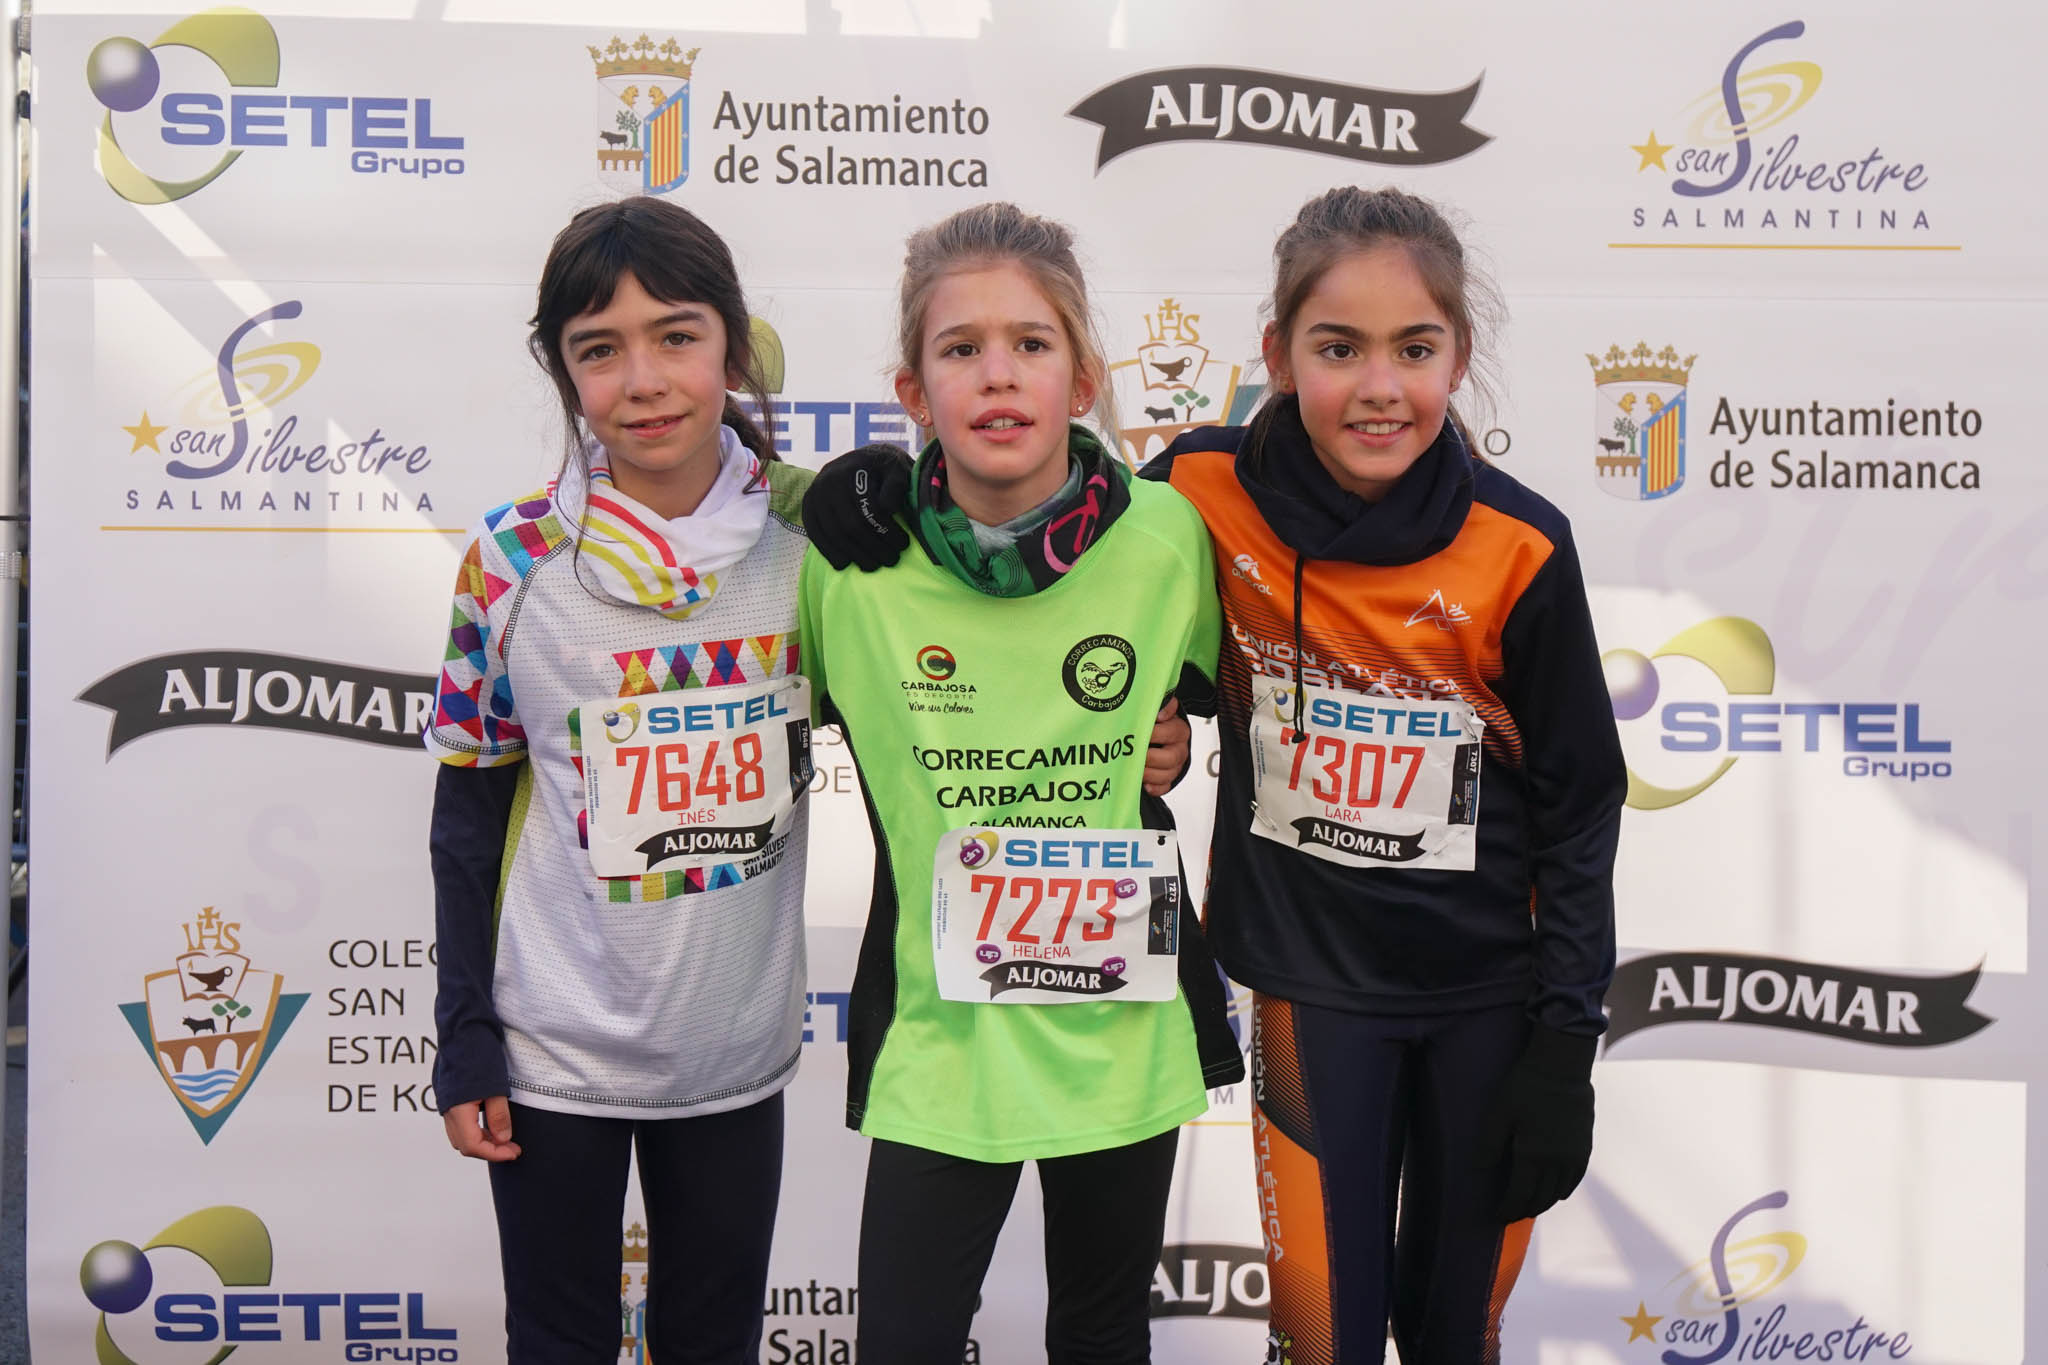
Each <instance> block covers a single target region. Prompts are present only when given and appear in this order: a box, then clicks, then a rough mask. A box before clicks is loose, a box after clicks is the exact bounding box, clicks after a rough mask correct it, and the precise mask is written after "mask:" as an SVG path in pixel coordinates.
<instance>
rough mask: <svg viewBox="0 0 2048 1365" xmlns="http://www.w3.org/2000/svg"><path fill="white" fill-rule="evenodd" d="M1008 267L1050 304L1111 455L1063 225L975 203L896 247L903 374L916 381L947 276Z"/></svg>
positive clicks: (1105, 372) (1077, 269) (1090, 320)
mask: <svg viewBox="0 0 2048 1365" xmlns="http://www.w3.org/2000/svg"><path fill="white" fill-rule="evenodd" d="M1007 263H1015V264H1016V265H1017V266H1019V267H1021V268H1022V269H1023V270H1024V272H1025V273H1026V274H1028V275H1029V276H1030V277H1031V280H1032V283H1034V284H1036V285H1037V286H1038V291H1039V292H1040V293H1041V294H1043V295H1045V301H1046V302H1047V303H1049V304H1051V305H1052V310H1053V313H1054V315H1055V316H1057V317H1058V318H1059V321H1060V326H1061V327H1063V328H1064V329H1065V330H1066V333H1067V339H1068V340H1069V341H1070V342H1071V343H1072V344H1073V347H1074V360H1075V364H1074V368H1075V371H1076V373H1078V374H1082V375H1086V376H1087V377H1088V378H1089V379H1091V380H1092V381H1094V384H1095V408H1094V416H1095V420H1096V422H1097V423H1098V424H1099V425H1100V426H1101V427H1102V430H1103V433H1104V435H1106V436H1107V437H1108V440H1107V441H1106V442H1105V444H1106V445H1107V446H1108V447H1109V448H1110V449H1112V450H1114V449H1115V448H1116V440H1117V436H1116V433H1117V422H1116V403H1115V400H1114V399H1113V398H1112V396H1111V395H1110V391H1109V367H1108V365H1107V364H1106V363H1105V361H1104V359H1103V354H1104V352H1103V345H1102V338H1101V336H1100V335H1099V334H1098V333H1097V332H1096V329H1095V319H1094V314H1093V311H1092V310H1091V309H1090V308H1089V306H1088V283H1087V281H1086V280H1085V279H1084V278H1083V277H1082V274H1081V263H1080V262H1079V261H1078V260H1076V259H1075V257H1074V234H1073V232H1072V231H1071V230H1070V229H1068V228H1067V226H1066V225H1065V224H1064V223H1056V222H1054V221H1053V220H1052V219H1050V218H1040V217H1038V216H1037V215H1036V214H1030V213H1026V212H1025V211H1024V210H1022V209H1020V208H1018V207H1017V206H1016V205H1015V204H1008V203H1000V202H998V203H988V204H976V205H975V206H974V207H973V208H966V209H962V210H960V211H959V212H958V213H956V214H954V215H952V216H951V217H949V218H945V219H941V220H940V221H939V222H936V223H934V224H932V225H931V226H930V227H927V228H920V229H918V231H916V232H914V233H912V234H911V235H910V240H909V241H908V242H906V243H904V247H903V286H902V289H901V291H900V293H899V296H898V306H897V312H896V347H897V351H898V353H899V356H900V358H901V363H902V368H903V369H905V370H908V371H909V372H910V373H911V374H914V375H917V376H918V377H919V378H920V379H922V378H923V373H922V370H921V368H920V367H919V365H918V359H919V356H920V354H921V352H922V350H923V346H924V326H925V318H926V316H927V315H928V314H929V313H930V312H931V302H932V291H933V290H934V289H936V288H937V287H938V284H939V281H940V280H943V279H944V278H945V277H946V276H948V275H952V274H956V273H958V272H960V271H966V270H983V269H987V268H988V267H990V266H997V265H1003V264H1007Z"/></svg>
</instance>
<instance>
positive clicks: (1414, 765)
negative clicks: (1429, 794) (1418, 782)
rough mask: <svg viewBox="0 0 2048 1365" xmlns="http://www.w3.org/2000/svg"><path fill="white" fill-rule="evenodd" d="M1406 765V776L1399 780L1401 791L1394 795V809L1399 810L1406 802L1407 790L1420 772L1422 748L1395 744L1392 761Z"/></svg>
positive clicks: (1414, 745)
mask: <svg viewBox="0 0 2048 1365" xmlns="http://www.w3.org/2000/svg"><path fill="white" fill-rule="evenodd" d="M1404 759H1405V760H1406V761H1407V763H1408V775H1407V776H1406V777H1404V778H1402V779H1401V790H1400V791H1398V792H1396V793H1394V809H1395V810H1399V809H1401V807H1402V805H1403V804H1405V803H1406V802H1407V800H1408V791H1409V788H1411V787H1413V786H1414V785H1415V775H1416V774H1417V773H1419V772H1421V771H1422V746H1421V745H1420V744H1396V745H1395V746H1394V761H1395V762H1396V763H1399V762H1401V761H1403V760H1404Z"/></svg>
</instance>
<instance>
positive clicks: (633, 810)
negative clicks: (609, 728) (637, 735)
mask: <svg viewBox="0 0 2048 1365" xmlns="http://www.w3.org/2000/svg"><path fill="white" fill-rule="evenodd" d="M613 752H614V754H615V755H616V756H617V759H618V765H619V766H620V767H621V768H627V767H630V768H631V769H632V770H633V790H632V791H631V793H629V794H628V795H627V797H626V814H628V815H638V814H639V813H640V787H641V784H643V783H644V782H646V781H647V746H646V745H645V744H636V745H634V746H633V747H632V748H630V749H616V750H614V751H613Z"/></svg>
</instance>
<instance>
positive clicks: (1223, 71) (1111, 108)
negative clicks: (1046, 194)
mask: <svg viewBox="0 0 2048 1365" xmlns="http://www.w3.org/2000/svg"><path fill="white" fill-rule="evenodd" d="M1478 94H1479V80H1478V78H1475V79H1474V80H1473V81H1472V83H1471V84H1470V85H1468V86H1466V87H1464V88H1463V89H1462V90H1451V91H1445V92H1443V93H1441V94H1416V93H1412V92H1408V91H1401V90H1380V89H1376V88H1373V87H1370V86H1362V85H1343V84H1340V83H1338V82H1336V81H1325V80H1316V79H1314V78H1312V77H1307V76H1293V75H1288V74H1286V73H1284V72H1278V71H1252V70H1247V69H1244V68H1241V67H1228V66H1182V67H1173V68H1169V69H1167V70H1163V71H1141V72H1139V73H1138V74H1136V75H1134V76H1126V77H1124V78H1123V79H1122V80H1120V81H1117V82H1116V83H1114V84H1112V85H1105V86H1104V87H1102V89H1100V90H1097V91H1096V92H1095V93H1094V94H1092V95H1090V96H1089V97H1088V98H1087V99H1084V100H1082V101H1081V102H1080V103H1079V104H1077V105H1075V106H1074V107H1073V108H1072V109H1069V110H1068V111H1067V114H1068V116H1069V117H1071V118H1077V119H1081V120H1084V121H1085V122H1088V123H1093V124H1096V125H1098V126H1100V127H1101V129H1102V140H1101V142H1100V144H1099V145H1098V146H1097V147H1096V150H1095V169H1096V170H1097V171H1100V170H1101V169H1102V168H1103V167H1104V166H1106V165H1108V164H1109V163H1110V162H1112V161H1114V160H1116V158H1118V157H1120V156H1122V155H1123V154H1124V153H1125V152H1128V151H1132V150H1134V149H1136V148H1139V147H1149V146H1152V145H1153V144H1154V143H1159V142H1194V141H1211V142H1253V143H1261V144H1263V145H1265V146H1268V147H1291V148H1294V149H1295V150H1296V151H1303V152H1320V153H1322V154H1323V155H1325V156H1341V157H1346V158H1348V159H1350V160H1352V161H1371V162H1376V163H1379V164H1381V165H1390V166H1429V165H1435V164H1437V163H1439V162H1444V161H1455V160H1457V159H1458V158H1459V157H1461V156H1464V155H1466V154H1467V153H1470V152H1474V151H1477V150H1478V149H1479V148H1481V147H1483V146H1485V145H1486V144H1487V143H1488V142H1491V141H1492V140H1493V139H1492V137H1491V136H1490V135H1489V134H1486V133H1482V132H1480V131H1478V130H1477V129H1475V128H1472V127H1470V126H1468V125H1467V124H1466V123H1465V115H1466V114H1467V113H1468V112H1469V111H1470V110H1471V108H1472V101H1473V100H1474V99H1475V98H1477V96H1478Z"/></svg>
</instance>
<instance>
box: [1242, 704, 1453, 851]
mask: <svg viewBox="0 0 2048 1365" xmlns="http://www.w3.org/2000/svg"><path fill="white" fill-rule="evenodd" d="M1295 692H1296V689H1295V686H1294V685H1293V684H1287V685H1283V686H1280V687H1277V688H1275V689H1274V690H1272V691H1270V692H1268V693H1266V695H1265V696H1263V697H1261V698H1260V699H1259V702H1258V704H1257V705H1256V706H1254V707H1253V708H1252V723H1251V741H1252V743H1251V748H1252V784H1253V793H1254V794H1253V801H1252V833H1254V834H1256V835H1259V836H1260V837H1261V838H1265V839H1271V840H1273V841H1275V842H1276V843H1282V844H1285V845H1287V846H1288V847H1289V848H1294V849H1298V850H1300V851H1301V852H1303V853H1306V854H1308V855H1309V856H1311V857H1315V858H1321V859H1324V860H1325V861H1328V862H1333V863H1342V864H1345V865H1346V866H1350V867H1434V868H1449V869H1454V870H1463V871H1469V870H1471V867H1472V862H1473V856H1474V854H1475V852H1476V851H1477V832H1478V820H1479V748H1480V745H1479V741H1480V736H1481V734H1482V733H1483V732H1484V730H1485V722H1484V721H1482V720H1481V719H1480V718H1479V717H1478V716H1477V715H1476V714H1474V713H1473V710H1472V708H1471V707H1470V706H1468V705H1466V704H1465V703H1464V702H1462V701H1457V700H1450V701H1410V700H1407V699H1405V698H1400V697H1372V696H1366V695H1364V694H1363V693H1359V692H1342V691H1338V690H1337V689H1335V688H1329V687H1303V688H1301V689H1300V692H1301V695H1300V696H1299V697H1298V698H1297V696H1296V695H1295Z"/></svg>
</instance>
